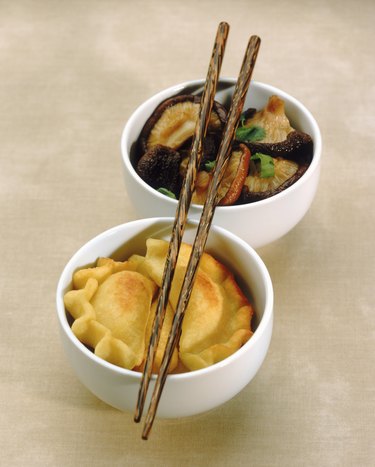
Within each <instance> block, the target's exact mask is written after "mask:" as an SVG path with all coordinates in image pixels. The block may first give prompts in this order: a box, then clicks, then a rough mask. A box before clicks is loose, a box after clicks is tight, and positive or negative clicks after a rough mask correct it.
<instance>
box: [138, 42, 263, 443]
mask: <svg viewBox="0 0 375 467" xmlns="http://www.w3.org/2000/svg"><path fill="white" fill-rule="evenodd" d="M259 46H260V38H259V37H258V36H251V38H250V40H249V43H248V46H247V49H246V53H245V57H244V60H243V63H242V67H241V71H240V74H239V77H238V81H237V84H236V87H235V90H234V94H233V99H232V103H231V108H230V110H229V115H228V118H227V122H226V126H225V129H224V136H223V139H222V141H221V144H220V148H219V152H218V156H217V160H216V167H215V171H214V174H213V178H212V181H211V184H210V187H209V190H208V195H207V199H206V202H205V204H204V207H203V212H202V216H201V219H200V221H199V225H198V229H197V233H196V237H195V240H194V244H193V248H192V252H191V256H190V259H189V263H188V266H187V270H186V274H185V277H184V281H183V284H182V287H181V292H180V296H179V299H178V303H177V307H176V312H175V316H174V320H173V323H172V328H171V331H170V334H169V338H168V342H167V345H166V348H165V352H164V357H163V360H162V364H161V367H160V372H159V375H158V377H157V380H156V383H155V387H154V392H153V395H152V398H151V402H150V406H149V410H148V413H147V416H146V420H145V425H144V429H143V432H142V438H143V439H148V435H149V433H150V430H151V428H152V424H153V422H154V419H155V415H156V411H157V407H158V404H159V401H160V396H161V393H162V390H163V388H164V384H165V381H166V378H167V372H168V367H169V364H170V360H171V358H172V353H173V350H174V348H175V347H176V345H177V342H178V340H179V338H180V334H181V326H182V320H183V317H184V313H185V310H186V307H187V305H188V303H189V298H190V295H191V292H192V289H193V285H194V279H195V276H196V273H197V270H198V264H199V260H200V258H201V256H202V253H203V250H204V247H205V244H206V241H207V237H208V233H209V229H210V226H211V223H212V218H213V215H214V212H215V208H216V206H217V203H218V202H219V197H218V189H219V185H220V182H221V180H222V178H223V176H224V172H225V169H226V166H227V163H228V161H229V158H230V153H231V146H232V142H233V139H234V137H235V132H236V128H237V126H238V122H239V119H240V116H241V113H242V109H243V105H244V102H245V98H246V94H247V90H248V87H249V84H250V80H251V75H252V72H253V69H254V66H255V62H256V58H257V55H258V51H259Z"/></svg>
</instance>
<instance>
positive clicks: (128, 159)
mask: <svg viewBox="0 0 375 467" xmlns="http://www.w3.org/2000/svg"><path fill="white" fill-rule="evenodd" d="M234 83H235V80H234V79H232V78H226V79H221V80H220V82H219V87H221V89H220V88H218V89H219V91H218V92H217V94H216V100H217V101H219V102H221V103H223V104H228V107H229V104H230V96H232V93H233V88H234ZM202 86H203V80H197V81H189V82H186V83H182V84H179V85H177V86H173V87H170V88H168V89H166V90H164V91H162V92H159V93H158V94H156V95H154V96H153V97H151V98H150V99H148V100H147V101H146V102H144V103H143V104H142V105H140V106H139V107H138V108H137V109H136V110H135V112H134V113H133V114H132V115H131V117H130V118H129V120H128V122H127V123H126V125H125V128H124V131H123V134H122V139H121V152H122V159H123V168H124V178H125V187H126V189H127V192H128V196H129V198H130V200H131V202H132V204H133V206H134V207H135V211H136V214H137V215H138V216H139V218H144V217H152V216H155V215H157V216H174V215H175V212H176V206H177V201H176V200H173V199H171V198H169V197H167V196H165V195H163V194H161V193H159V192H158V191H156V190H154V189H153V188H151V187H150V186H149V185H148V184H147V183H145V182H144V181H143V180H142V179H141V178H140V177H139V175H138V174H137V173H136V171H135V169H134V166H133V164H132V157H133V154H132V146H133V144H134V142H135V141H136V140H137V139H138V136H139V134H140V132H141V130H142V128H143V125H144V123H145V122H146V120H147V119H148V117H149V116H150V115H151V114H152V112H153V111H154V109H155V108H156V107H157V105H158V104H159V103H160V102H162V101H164V100H165V99H167V98H168V97H171V96H173V95H176V94H182V93H184V92H185V91H186V92H187V93H189V92H192V91H194V90H196V89H197V88H198V89H199V88H202ZM273 94H277V95H278V96H280V97H281V98H282V99H283V100H284V102H285V110H286V114H287V116H288V117H289V119H290V121H291V123H292V126H293V127H295V128H296V129H299V130H301V131H304V132H306V133H308V134H310V136H311V137H312V139H313V141H314V155H313V160H312V163H311V164H310V166H309V168H308V169H307V171H306V172H305V173H304V175H303V176H302V177H301V178H300V179H299V180H298V181H297V182H296V183H294V184H293V185H292V186H290V187H289V188H287V189H286V190H284V191H282V192H281V193H279V194H277V195H275V196H272V197H270V198H268V199H264V200H261V201H257V202H255V203H251V204H244V205H239V206H219V207H218V208H216V211H215V216H214V220H213V222H214V223H215V224H217V225H219V226H221V227H224V228H226V229H228V230H230V231H231V232H233V233H235V234H236V235H238V236H240V237H241V238H243V239H244V240H245V241H246V242H248V243H249V244H250V245H251V246H252V247H254V248H258V247H261V246H263V245H266V244H268V243H270V242H272V241H274V240H277V239H278V238H280V237H282V236H283V235H285V234H286V233H287V232H289V230H291V229H292V228H293V227H294V226H295V225H296V224H297V223H298V222H299V221H300V220H301V219H302V217H303V216H304V215H305V214H306V212H307V211H308V209H309V207H310V205H311V203H312V201H313V198H314V196H315V193H316V190H317V186H318V181H319V172H320V159H321V148H322V142H321V135H320V131H319V127H318V125H317V123H316V121H315V119H314V117H313V116H312V115H311V113H310V112H309V111H308V110H307V109H306V107H304V106H303V105H302V104H301V102H299V101H298V100H297V99H295V98H294V97H292V96H290V95H289V94H287V93H285V92H283V91H281V90H280V89H277V88H275V87H273V86H270V85H268V84H263V83H259V82H255V81H252V82H251V84H250V88H249V92H248V94H247V98H246V102H245V105H244V109H246V108H248V107H255V108H257V109H259V108H261V107H263V106H264V105H265V104H266V103H267V101H268V98H269V97H270V96H271V95H273ZM201 212H202V207H201V206H198V205H192V206H191V208H190V211H189V216H190V217H191V218H193V219H199V218H200V215H201Z"/></svg>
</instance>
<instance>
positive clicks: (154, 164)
mask: <svg viewBox="0 0 375 467" xmlns="http://www.w3.org/2000/svg"><path fill="white" fill-rule="evenodd" d="M180 161H181V156H180V154H179V152H178V151H175V150H174V149H171V148H168V147H166V146H161V145H158V146H155V147H153V148H152V149H150V150H149V151H147V152H146V153H145V154H143V156H142V157H141V158H140V159H139V161H138V164H137V172H138V174H139V176H140V177H141V178H142V179H143V180H144V181H145V182H146V183H148V184H149V185H150V186H152V188H155V189H156V190H159V189H164V190H168V191H169V192H172V193H173V194H174V195H175V196H176V197H177V196H178V194H179V191H180V177H179V167H180Z"/></svg>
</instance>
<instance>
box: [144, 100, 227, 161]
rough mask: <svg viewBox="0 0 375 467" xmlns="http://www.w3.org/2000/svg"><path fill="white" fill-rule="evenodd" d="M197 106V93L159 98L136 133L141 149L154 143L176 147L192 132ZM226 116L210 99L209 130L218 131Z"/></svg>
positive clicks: (224, 111)
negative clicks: (158, 102) (150, 113)
mask: <svg viewBox="0 0 375 467" xmlns="http://www.w3.org/2000/svg"><path fill="white" fill-rule="evenodd" d="M199 107H200V97H198V96H192V95H188V96H186V95H183V96H177V97H172V98H170V99H167V100H166V101H164V102H162V103H161V104H160V105H159V106H158V107H157V108H156V110H155V111H154V112H153V114H152V115H151V117H150V118H149V119H148V120H147V122H146V123H145V125H144V127H143V129H142V132H141V134H140V139H139V144H140V151H141V153H144V152H146V151H147V150H149V149H151V148H153V147H154V146H156V145H159V144H161V145H163V146H168V147H170V148H173V149H178V148H180V147H181V146H183V145H184V143H186V142H187V141H188V140H189V139H190V138H191V137H192V136H193V134H194V130H195V126H196V122H197V119H198V113H199ZM225 119H226V110H225V108H224V107H223V106H222V105H221V104H219V103H218V102H214V105H213V111H212V113H211V117H210V121H209V124H208V130H209V131H218V132H220V131H221V130H222V128H223V125H224V122H225Z"/></svg>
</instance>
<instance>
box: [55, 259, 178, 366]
mask: <svg viewBox="0 0 375 467" xmlns="http://www.w3.org/2000/svg"><path fill="white" fill-rule="evenodd" d="M137 266H138V265H137V263H134V262H133V263H130V262H129V261H126V262H124V263H121V262H115V261H113V260H111V259H109V258H100V259H99V260H98V263H97V266H96V267H94V268H86V269H82V270H79V271H77V272H76V273H75V274H74V276H73V286H74V287H75V290H71V291H69V292H67V293H66V294H65V297H64V302H65V307H66V309H67V311H68V312H69V313H70V314H71V315H72V317H73V318H74V319H75V321H74V323H73V325H72V331H73V333H74V334H75V335H76V336H77V337H78V339H79V340H80V341H81V342H83V343H84V344H86V345H88V346H90V347H92V348H93V349H94V352H95V354H96V355H97V356H99V357H101V358H103V359H105V360H107V361H108V362H110V363H113V364H116V365H119V366H121V367H124V368H128V369H133V368H136V367H139V366H140V365H141V364H142V362H143V360H144V357H145V352H146V346H147V345H148V339H149V335H150V329H151V328H150V326H151V325H152V323H151V325H150V324H149V323H150V321H151V320H153V313H154V311H152V310H151V306H152V303H153V300H154V298H155V294H156V292H157V286H156V284H155V283H154V282H153V281H152V280H150V279H149V278H147V277H145V276H144V275H143V274H141V273H139V272H137V271H136V269H137ZM170 313H171V312H170ZM170 322H171V318H170V316H169V319H166V320H165V326H164V327H165V330H164V329H163V330H162V338H161V342H160V346H162V343H163V341H164V342H165V340H166V337H165V334H168V333H169V329H168V328H167V324H168V323H169V324H170ZM164 345H165V344H164ZM176 358H177V356H176ZM176 358H175V360H174V364H175V365H176V364H177V361H176ZM158 362H160V351H159V350H158V353H157V357H156V359H155V368H158V365H159V366H160V363H158Z"/></svg>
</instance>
